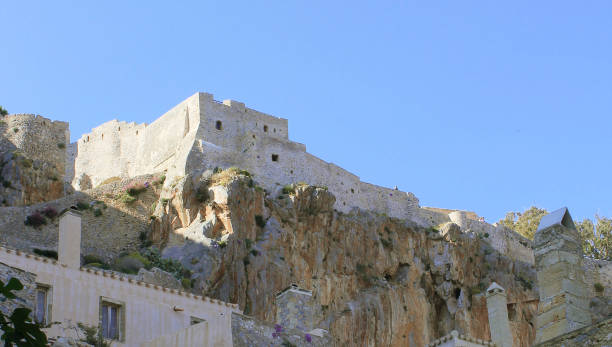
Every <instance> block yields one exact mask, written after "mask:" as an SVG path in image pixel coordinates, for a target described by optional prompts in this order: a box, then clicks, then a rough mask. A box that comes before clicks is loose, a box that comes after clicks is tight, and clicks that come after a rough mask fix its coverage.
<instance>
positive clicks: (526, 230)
mask: <svg viewBox="0 0 612 347" xmlns="http://www.w3.org/2000/svg"><path fill="white" fill-rule="evenodd" d="M547 213H548V211H546V210H545V209H541V208H537V207H535V206H531V207H530V208H529V209H528V210H526V211H525V212H523V213H521V212H508V213H506V217H505V218H504V219H502V220H500V221H499V222H498V223H499V224H502V225H504V226H507V227H508V228H510V229H512V230H514V231H516V232H517V233H519V234H521V235H523V236H525V237H526V238H528V239H530V240H533V235H534V234H535V232H536V230H538V225H539V224H540V219H542V217H544V215H546V214H547Z"/></svg>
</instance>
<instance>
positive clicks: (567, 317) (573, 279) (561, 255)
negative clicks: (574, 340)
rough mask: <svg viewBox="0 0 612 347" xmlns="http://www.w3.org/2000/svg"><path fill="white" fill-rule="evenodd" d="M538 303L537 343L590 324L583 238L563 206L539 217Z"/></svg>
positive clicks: (535, 240) (537, 248) (537, 257)
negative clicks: (583, 264)
mask: <svg viewBox="0 0 612 347" xmlns="http://www.w3.org/2000/svg"><path fill="white" fill-rule="evenodd" d="M533 244H534V253H535V261H536V271H537V276H538V287H539V290H540V303H539V305H538V317H537V322H536V343H539V342H543V341H547V340H549V339H552V338H554V337H557V336H559V335H562V334H565V333H567V332H570V331H572V330H576V329H579V328H582V327H584V326H587V325H590V324H591V314H590V313H589V300H588V295H587V291H586V285H585V283H584V271H583V270H582V240H581V238H580V234H579V233H578V230H576V226H575V225H574V222H573V221H572V217H571V216H570V214H569V211H568V210H567V208H566V207H563V208H561V209H558V210H556V211H554V212H551V213H550V214H548V215H546V216H544V217H542V220H541V221H540V225H539V227H538V230H537V231H536V234H535V237H534V240H533Z"/></svg>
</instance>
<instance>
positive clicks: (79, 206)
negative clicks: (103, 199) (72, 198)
mask: <svg viewBox="0 0 612 347" xmlns="http://www.w3.org/2000/svg"><path fill="white" fill-rule="evenodd" d="M76 207H77V209H79V211H85V210H87V209H89V204H88V203H86V202H83V201H77V203H76Z"/></svg>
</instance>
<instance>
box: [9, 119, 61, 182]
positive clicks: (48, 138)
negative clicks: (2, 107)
mask: <svg viewBox="0 0 612 347" xmlns="http://www.w3.org/2000/svg"><path fill="white" fill-rule="evenodd" d="M0 120H1V121H2V122H4V124H3V127H4V131H3V132H2V133H1V134H2V136H0V153H2V152H5V151H10V150H13V149H15V148H18V149H19V150H20V151H22V152H23V153H24V154H25V155H26V156H27V157H28V158H30V159H32V160H40V161H46V162H51V163H53V164H54V165H56V166H58V169H61V170H62V171H63V170H64V167H65V160H64V159H65V156H66V154H65V152H66V150H65V147H64V148H60V147H62V146H58V144H60V143H61V144H63V145H64V146H67V145H68V143H69V142H70V131H69V130H68V123H66V122H60V121H52V120H50V119H47V118H44V117H41V116H38V115H33V114H12V115H8V116H4V117H1V118H0Z"/></svg>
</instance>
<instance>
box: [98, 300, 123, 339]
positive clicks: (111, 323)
mask: <svg viewBox="0 0 612 347" xmlns="http://www.w3.org/2000/svg"><path fill="white" fill-rule="evenodd" d="M124 307H125V306H124V305H123V304H122V303H118V302H114V301H111V300H110V299H106V298H102V299H101V301H100V325H101V326H102V337H104V338H106V339H111V340H120V341H123V340H124V336H123V335H124V334H123V331H124V329H123V326H124V322H125V309H124Z"/></svg>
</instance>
